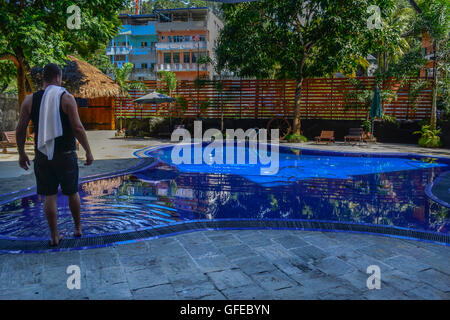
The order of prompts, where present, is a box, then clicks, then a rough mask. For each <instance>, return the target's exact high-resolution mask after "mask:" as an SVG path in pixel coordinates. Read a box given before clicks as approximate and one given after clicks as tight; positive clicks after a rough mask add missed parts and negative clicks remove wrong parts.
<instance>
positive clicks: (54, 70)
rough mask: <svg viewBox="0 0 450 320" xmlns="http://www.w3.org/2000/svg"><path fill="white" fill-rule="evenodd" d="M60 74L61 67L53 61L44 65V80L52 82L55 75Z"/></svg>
mask: <svg viewBox="0 0 450 320" xmlns="http://www.w3.org/2000/svg"><path fill="white" fill-rule="evenodd" d="M61 75H62V70H61V68H60V67H59V66H58V65H57V64H55V63H49V64H47V65H46V66H45V67H44V71H43V74H42V77H43V79H44V81H45V82H47V83H48V82H52V81H53V80H55V78H56V77H57V76H61Z"/></svg>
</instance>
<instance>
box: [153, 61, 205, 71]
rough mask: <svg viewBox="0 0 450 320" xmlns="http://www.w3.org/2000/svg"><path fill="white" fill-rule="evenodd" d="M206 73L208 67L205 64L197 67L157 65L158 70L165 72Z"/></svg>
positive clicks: (182, 64)
mask: <svg viewBox="0 0 450 320" xmlns="http://www.w3.org/2000/svg"><path fill="white" fill-rule="evenodd" d="M197 68H198V70H200V71H206V70H207V67H206V65H205V64H201V65H200V66H198V67H197V64H196V63H162V64H158V65H157V70H158V71H160V70H164V71H197Z"/></svg>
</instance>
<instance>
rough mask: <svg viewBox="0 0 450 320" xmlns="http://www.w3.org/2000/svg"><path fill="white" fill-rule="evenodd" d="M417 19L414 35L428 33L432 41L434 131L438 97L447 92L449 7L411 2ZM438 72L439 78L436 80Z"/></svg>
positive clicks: (441, 1)
mask: <svg viewBox="0 0 450 320" xmlns="http://www.w3.org/2000/svg"><path fill="white" fill-rule="evenodd" d="M410 2H411V4H412V5H413V6H414V8H415V10H416V12H417V17H416V20H415V23H414V28H413V30H414V31H415V32H416V33H423V32H426V33H428V34H429V35H430V36H431V38H432V39H433V51H434V67H433V80H432V104H431V119H430V129H431V130H436V113H437V112H436V111H437V100H438V96H439V95H445V94H446V92H448V84H449V81H448V74H449V66H448V63H449V61H448V40H449V24H450V6H449V2H448V0H426V1H421V2H420V3H416V2H415V1H413V0H411V1H410ZM438 72H439V73H440V74H441V78H440V79H439V78H438Z"/></svg>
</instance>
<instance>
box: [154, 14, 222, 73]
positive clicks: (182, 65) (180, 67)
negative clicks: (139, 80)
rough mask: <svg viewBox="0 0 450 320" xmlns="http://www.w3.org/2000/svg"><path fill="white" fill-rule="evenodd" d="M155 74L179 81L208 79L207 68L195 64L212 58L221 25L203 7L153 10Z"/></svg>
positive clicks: (216, 18) (211, 70)
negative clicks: (165, 73)
mask: <svg viewBox="0 0 450 320" xmlns="http://www.w3.org/2000/svg"><path fill="white" fill-rule="evenodd" d="M154 13H155V15H156V16H157V20H158V21H157V24H156V32H157V36H158V42H157V43H156V45H155V48H156V56H157V64H156V71H160V70H165V71H173V72H175V74H176V75H177V78H178V79H179V80H194V79H196V78H197V77H206V78H209V79H212V78H213V77H214V75H215V72H214V68H213V67H212V66H211V65H205V64H198V63H197V61H198V59H199V57H200V56H202V55H207V56H210V57H213V55H214V45H215V41H216V39H217V37H218V36H219V32H220V30H221V29H222V28H223V23H222V21H221V20H220V19H219V18H218V17H217V16H216V15H215V14H214V13H213V12H212V10H211V9H209V8H207V7H203V8H178V9H164V10H163V9H159V10H155V12H154Z"/></svg>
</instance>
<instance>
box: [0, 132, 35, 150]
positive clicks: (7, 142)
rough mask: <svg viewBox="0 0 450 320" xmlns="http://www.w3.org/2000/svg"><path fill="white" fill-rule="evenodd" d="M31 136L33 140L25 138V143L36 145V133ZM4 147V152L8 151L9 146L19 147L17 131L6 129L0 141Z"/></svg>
mask: <svg viewBox="0 0 450 320" xmlns="http://www.w3.org/2000/svg"><path fill="white" fill-rule="evenodd" d="M30 137H32V138H33V141H29V140H28V138H27V140H25V145H34V135H31V136H30ZM0 143H1V144H2V147H3V151H2V152H3V153H7V148H8V147H17V141H16V132H15V131H5V132H3V134H2V141H0Z"/></svg>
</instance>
